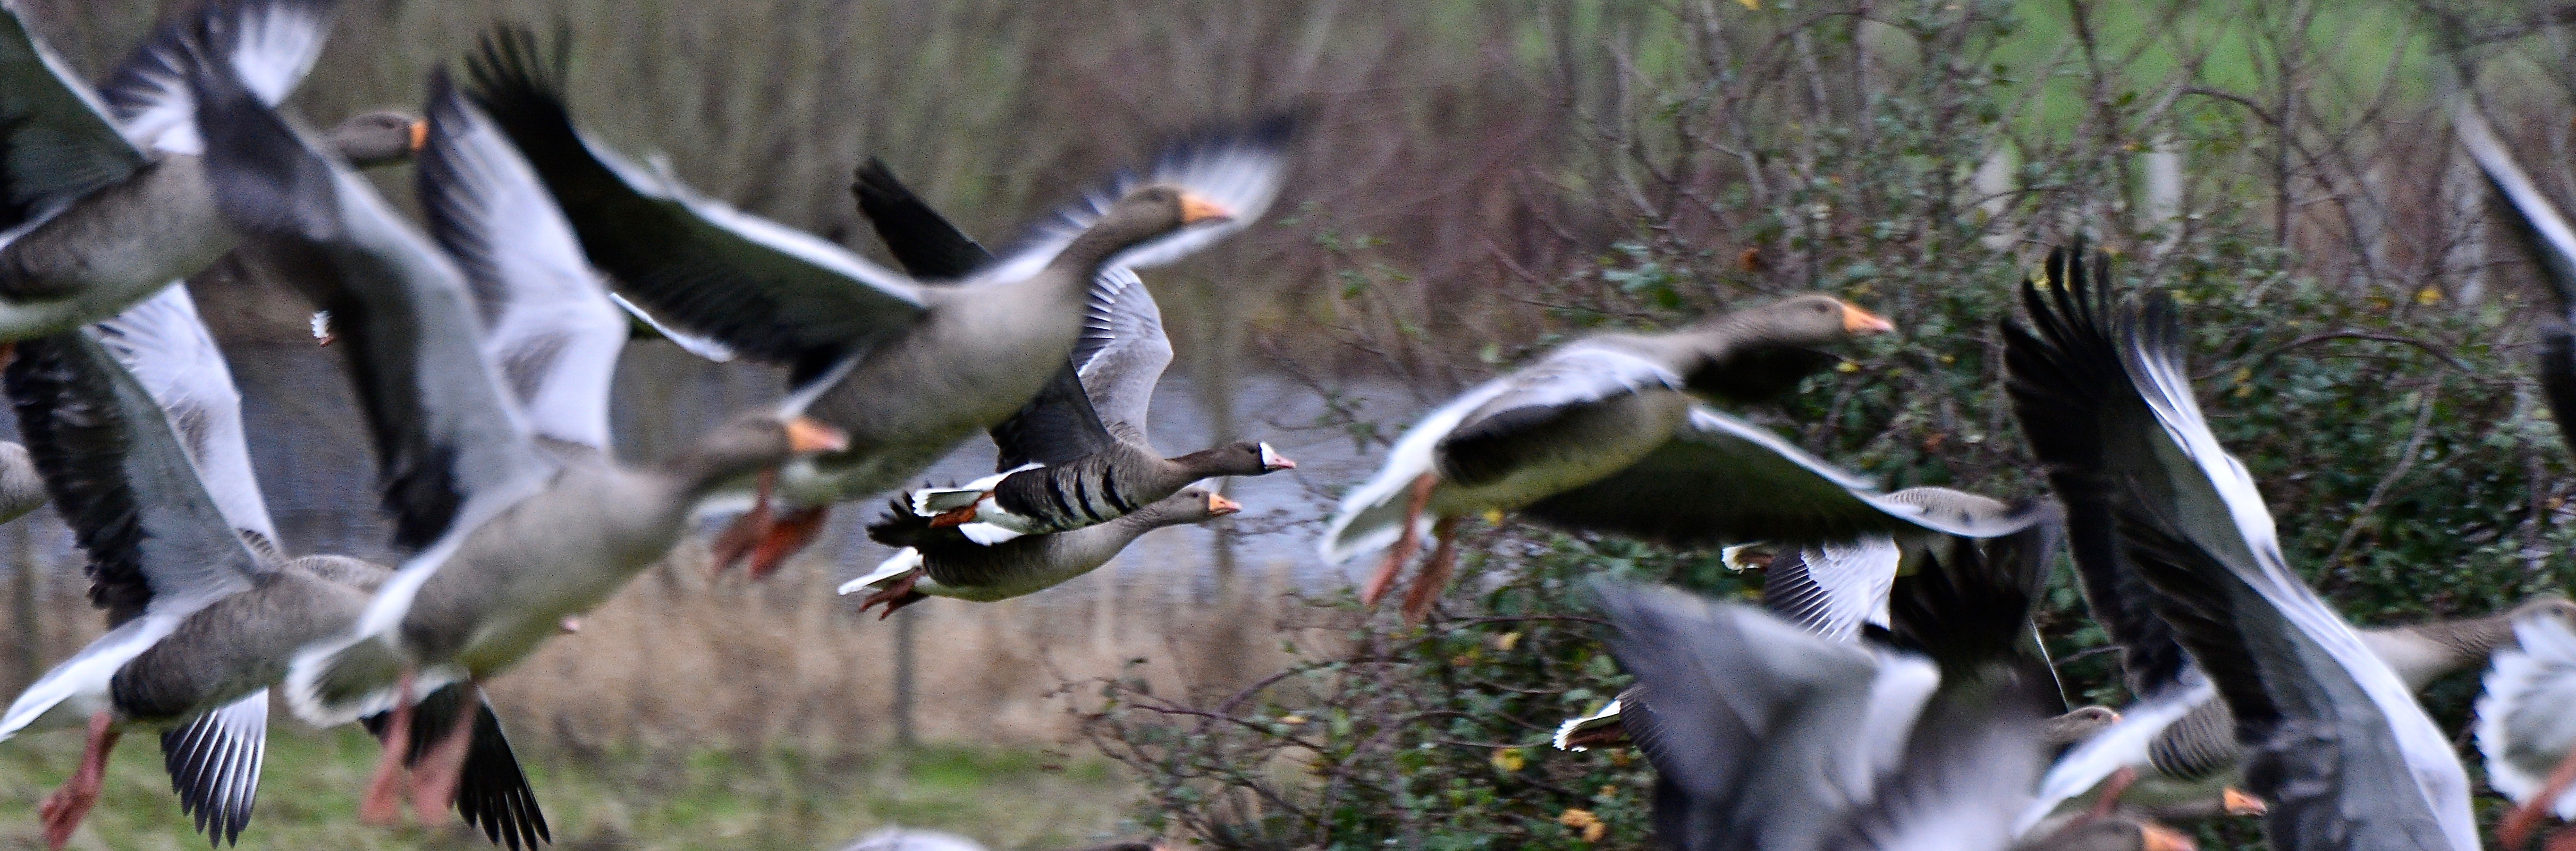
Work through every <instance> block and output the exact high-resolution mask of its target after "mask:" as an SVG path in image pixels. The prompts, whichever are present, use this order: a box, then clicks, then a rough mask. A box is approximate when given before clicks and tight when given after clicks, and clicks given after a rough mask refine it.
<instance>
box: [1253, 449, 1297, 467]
mask: <svg viewBox="0 0 2576 851" xmlns="http://www.w3.org/2000/svg"><path fill="white" fill-rule="evenodd" d="M1260 446H1261V469H1262V471H1263V472H1268V471H1271V470H1294V469H1297V462H1295V461H1291V460H1288V456H1285V455H1281V454H1279V451H1278V450H1276V449H1272V448H1270V444H1268V443H1263V444H1260Z"/></svg>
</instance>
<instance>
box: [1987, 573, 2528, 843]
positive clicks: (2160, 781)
mask: <svg viewBox="0 0 2576 851" xmlns="http://www.w3.org/2000/svg"><path fill="white" fill-rule="evenodd" d="M2106 531H2107V530H2106ZM2542 614H2556V615H2559V616H2562V617H2570V618H2576V603H2570V602H2568V601H2567V600H2565V599H2562V598H2559V597H2555V596H2550V597H2542V598H2539V599H2535V600H2531V601H2529V602H2525V603H2523V604H2522V605H2519V606H2515V607H2513V608H2512V609H2509V610H2507V611H2504V612H2499V613H2496V614H2492V615H2485V616H2481V617H2474V618H2461V619H2456V620H2446V621H2428V622H2425V623H2418V624H2404V625H2400V626H2394V627H2376V628H2361V629H2356V630H2355V631H2356V632H2358V633H2359V634H2360V636H2361V640H2362V643H2363V644H2364V645H2367V646H2368V647H2369V648H2370V650H2371V654H2372V655H2374V656H2377V657H2378V658H2379V660H2380V661H2382V662H2385V663H2387V665H2388V666H2389V668H2391V669H2392V670H2395V671H2396V672H2397V677H2398V679H2400V680H2403V681H2404V682H2405V683H2406V688H2407V690H2408V691H2409V692H2421V691H2423V690H2424V689H2425V688H2426V687H2427V686H2430V685H2432V684H2433V681H2435V680H2438V679H2441V678H2442V677H2445V676H2448V675H2450V674H2452V673H2454V672H2458V671H2464V670H2467V669H2469V668H2472V667H2476V666H2477V665H2480V664H2482V663H2484V662H2485V661H2486V660H2487V658H2488V655H2489V654H2490V653H2494V652H2496V650H2497V648H2499V647H2510V646H2511V645H2512V644H2513V641H2514V627H2513V624H2514V623H2515V622H2516V621H2518V620H2521V619H2524V618H2529V617H2534V616H2537V615H2542ZM2193 676H2194V677H2197V676H2198V675H2197V673H2195V674H2193ZM2188 697H2189V699H2187V700H2177V701H2162V702H2160V701H2154V700H2149V701H2145V702H2143V703H2142V705H2141V706H2140V707H2135V708H2133V709H2132V710H2131V712H2130V713H2129V716H2131V717H2134V718H2135V719H2136V720H2133V721H2132V720H2126V719H2125V718H2124V723H2121V724H2117V725H2113V728H2112V729H2108V730H2105V731H2103V732H2102V735H2100V736H2098V737H2094V738H2090V739H2088V740H2087V741H2085V742H2084V743H2083V746H2081V747H2078V748H2076V749H2074V750H2071V751H2069V752H2068V753H2067V754H2066V755H2065V757H2064V758H2062V759H2060V760H2058V762H2057V763H2056V764H2055V765H2053V766H2051V767H2050V768H2049V771H2048V775H2047V776H2046V777H2044V778H2042V779H2041V781H2040V791H2039V797H2038V799H2037V800H2036V801H2034V802H2033V803H2032V804H2031V808H2030V809H2029V810H2026V811H2024V813H2023V818H2022V822H2021V823H2022V824H2023V825H2025V826H2026V825H2032V824H2037V823H2038V822H2039V821H2040V820H2041V819H2042V818H2044V817H2046V816H2047V815H2048V814H2049V813H2050V812H2051V811H2054V810H2058V809H2061V808H2063V807H2064V806H2065V805H2066V804H2068V803H2069V802H2074V803H2079V804H2080V803H2082V802H2083V800H2084V799H2085V797H2086V796H2087V793H2090V792H2094V791H2095V790H2097V789H2100V790H2104V792H2103V794H2101V795H2098V796H2094V797H2096V799H2097V800H2098V799H2100V798H2111V797H2117V798H2118V799H2119V800H2121V801H2124V802H2129V803H2137V804H2142V805H2146V806H2151V807H2169V806H2177V805H2184V804H2191V803H2197V802H2206V801H2213V800H2215V801H2223V802H2225V807H2226V810H2227V811H2228V812H2229V813H2231V814H2235V815H2258V814H2261V813H2262V812H2263V811H2264V809H2265V805H2264V804H2263V802H2262V801H2260V800H2259V799H2255V798H2252V797H2250V796H2246V795H2244V794H2243V793H2241V792H2239V791H2237V789H2236V788H2235V786H2236V784H2237V783H2239V782H2242V780H2243V779H2244V778H2243V771H2242V764H2243V762H2244V759H2245V753H2246V751H2245V748H2244V747H2243V746H2241V745H2239V744H2238V743H2237V741H2236V719H2235V716H2233V715H2230V714H2228V711H2227V704H2226V703H2225V702H2223V701H2220V700H2218V699H2217V694H2216V693H2215V691H2214V690H2211V689H2196V690H2192V691H2190V692H2189V694H2188Z"/></svg>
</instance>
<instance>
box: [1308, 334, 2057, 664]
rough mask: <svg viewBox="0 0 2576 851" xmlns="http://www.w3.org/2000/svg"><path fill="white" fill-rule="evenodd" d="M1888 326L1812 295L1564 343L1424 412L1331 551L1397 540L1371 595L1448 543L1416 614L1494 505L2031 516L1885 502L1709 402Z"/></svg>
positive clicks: (1947, 526)
mask: <svg viewBox="0 0 2576 851" xmlns="http://www.w3.org/2000/svg"><path fill="white" fill-rule="evenodd" d="M1891 327H1892V326H1890V325H1889V324H1888V322H1887V320H1884V319H1881V318H1879V317H1877V316H1874V315H1871V314H1870V313H1869V312H1867V311H1864V310H1861V309H1860V308H1857V307H1853V306H1851V305H1849V304H1845V303H1843V302H1842V301H1840V300H1837V299H1834V298H1831V297H1828V296H1823V295H1808V296H1799V297H1796V298H1790V299H1786V300H1782V301H1779V302H1775V303H1773V304H1770V305H1766V306H1763V307H1759V308H1754V309H1750V310H1743V311H1737V312H1735V313H1731V314H1728V315H1725V316H1721V317H1717V318H1714V319H1709V320H1706V321H1703V322H1701V323H1700V324H1698V325H1696V326H1694V327H1692V328H1690V329H1686V330H1683V331H1678V332H1673V333H1669V334H1655V335H1647V334H1602V335H1597V336H1593V337H1590V338H1586V339H1584V340H1580V341H1577V342H1575V343H1573V344H1570V345H1567V346H1565V347H1563V348H1560V349H1557V350H1556V351H1554V352H1550V353H1549V354H1548V355H1546V356H1545V357H1542V358H1541V359H1539V361H1538V362H1537V363H1535V364H1532V365H1529V366H1526V367H1522V368H1521V369H1518V370H1514V371H1512V372H1510V373H1507V374H1505V375H1503V376H1500V377H1498V378H1495V379H1494V380H1492V381H1488V382H1485V383H1484V384H1483V385H1480V386H1478V387H1476V388H1475V389H1473V390H1469V391H1467V392H1466V393H1465V394H1462V395H1460V396H1459V397H1458V398H1456V399H1454V400H1451V401H1450V402H1449V403H1448V404H1446V405H1443V406H1441V407H1440V408H1439V409H1438V410H1435V411H1432V412H1431V413H1430V414H1427V415H1425V416H1424V417H1423V418H1422V419H1421V420H1420V421H1418V422H1416V423H1414V425H1413V428H1411V429H1409V430H1407V431H1406V432H1405V434H1404V437H1403V439H1401V440H1399V441H1397V442H1396V444H1395V447H1394V448H1393V449H1392V450H1390V451H1389V453H1388V457H1387V461H1386V465H1385V466H1384V467H1382V468H1380V469H1379V471H1378V473H1377V475H1376V476H1375V477H1373V478H1371V479H1370V480H1369V481H1368V482H1367V483H1366V484H1362V485H1360V486H1359V487H1358V488H1356V489H1354V490H1352V491H1351V493H1350V494H1349V495H1348V496H1346V497H1344V498H1343V500H1342V504H1341V507H1340V509H1339V510H1338V511H1336V512H1335V513H1334V515H1333V517H1332V520H1331V521H1330V522H1329V523H1328V525H1327V526H1326V528H1325V530H1324V536H1323V540H1322V542H1321V546H1322V550H1323V554H1324V558H1325V560H1326V561H1328V562H1334V563H1339V562H1342V561H1346V560H1348V559H1350V557H1351V556H1353V555H1356V554H1357V553H1359V552H1361V551H1363V550H1368V549H1373V548H1377V547H1386V548H1387V551H1386V557H1385V560H1384V562H1383V563H1382V564H1381V565H1380V566H1379V567H1378V570H1377V572H1376V574H1375V575H1374V576H1373V577H1372V578H1371V579H1370V580H1369V582H1368V584H1367V585H1366V586H1365V587H1364V589H1363V590H1362V592H1361V597H1362V598H1363V599H1364V600H1366V601H1368V602H1370V603H1372V604H1373V603H1375V602H1376V601H1377V599H1378V598H1379V597H1381V596H1383V595H1384V594H1385V593H1386V592H1387V591H1388V590H1390V589H1391V588H1393V587H1394V585H1395V581H1396V578H1397V575H1398V573H1399V572H1400V571H1401V570H1402V569H1403V568H1404V566H1405V563H1406V562H1407V561H1409V560H1410V559H1411V558H1412V556H1413V553H1414V551H1415V548H1416V546H1417V544H1416V541H1417V540H1418V538H1419V536H1420V535H1421V534H1422V533H1423V532H1424V531H1426V530H1427V531H1429V532H1430V533H1431V535H1432V536H1433V537H1434V538H1435V539H1436V541H1437V544H1436V546H1435V547H1434V549H1433V551H1432V555H1431V560H1430V563H1429V564H1428V565H1427V566H1426V567H1424V568H1423V571H1422V575H1421V576H1419V577H1417V578H1416V579H1415V580H1414V583H1413V587H1412V590H1411V592H1410V593H1408V594H1407V595H1406V598H1405V614H1406V617H1407V618H1408V619H1413V620H1419V619H1420V618H1421V616H1422V614H1423V613H1424V612H1427V611H1428V610H1429V608H1430V604H1431V601H1432V600H1433V599H1435V598H1436V597H1437V596H1438V594H1439V592H1440V590H1441V589H1442V588H1443V587H1445V586H1446V585H1447V583H1448V576H1449V573H1450V571H1451V569H1452V565H1453V563H1454V559H1455V550H1454V549H1453V548H1452V546H1451V542H1452V539H1453V537H1454V535H1455V531H1456V523H1457V520H1458V518H1460V517H1464V516H1469V515H1476V514H1482V513H1486V512H1489V511H1519V512H1521V514H1522V515H1523V516H1526V517H1530V518H1532V519H1535V520H1539V521H1541V522H1544V523H1547V524H1550V525H1554V526H1559V527H1563V528H1568V529H1584V530H1596V531H1603V532H1612V533H1618V534H1625V535H1632V536H1636V537H1642V538H1647V539H1651V540H1657V541H1664V542H1671V543H1688V544H1697V543H1732V542H1735V541H1739V540H1745V539H1752V538H1773V539H1786V540H1789V541H1792V542H1795V543H1809V542H1814V541H1824V540H1843V539H1849V538H1853V537H1858V536H1862V535H1868V534H1873V533H1876V534H1893V533H1898V532H1900V531H1906V532H1911V531H1915V530H1922V529H1929V530H1932V531H1937V532H1945V533H1952V534H1966V535H1969V536H1971V537H1984V536H1987V535H1991V534H2000V533H2002V532H2008V531H2011V530H2012V529H2014V528H2019V527H2018V526H2016V525H2013V524H2010V523H2003V524H2002V525H2000V526H1995V525H1988V524H1989V523H1993V522H1996V521H2000V520H2001V518H1995V517H1968V518H1965V520H1966V523H1965V525H1962V524H1959V523H1953V522H1949V521H1948V520H1947V519H1946V518H1933V517H1929V516H1927V515H1926V513H1925V508H1924V507H1923V506H1917V505H1905V504H1893V503H1887V502H1885V498H1884V497H1883V496H1881V495H1879V494H1877V493H1875V492H1874V491H1873V490H1872V489H1871V488H1870V487H1869V485H1868V484H1866V483H1865V482H1863V481H1861V480H1859V479H1858V478H1857V477H1854V476H1852V475H1851V474H1849V473H1845V472H1843V471H1841V470H1837V469H1834V468H1833V467H1831V466H1830V465H1827V464H1825V463H1823V462H1821V461H1818V460H1816V459H1814V458H1811V457H1809V456H1808V455H1807V454H1806V453H1804V452H1801V451H1799V450H1798V449H1796V448H1794V447H1792V446H1790V445H1789V444H1788V443H1787V442H1786V441H1783V440H1781V439H1779V438H1778V437H1777V436H1774V435H1772V434H1770V433H1769V432H1767V431H1764V430H1762V429H1760V428H1757V427H1754V426H1752V425H1750V424H1747V423H1745V422H1743V421H1740V420H1737V419H1735V418H1733V417H1729V416H1726V415H1724V414H1720V413H1718V412H1716V411H1714V410H1711V409H1709V408H1708V407H1706V406H1704V405H1701V404H1699V403H1698V402H1697V401H1696V398H1697V397H1701V396H1705V397H1714V398H1718V399H1722V400H1730V401H1751V400H1759V399H1765V398H1770V397H1773V396H1777V395H1779V394H1781V393H1784V392H1787V390H1789V389H1790V388H1793V387H1795V386H1796V385H1797V383H1798V381H1799V380H1800V379H1802V378H1804V377H1806V376H1807V375H1808V374H1810V373H1813V372H1815V371H1816V370H1818V369H1821V368H1822V367H1824V366H1826V365H1829V364H1831V363H1833V362H1834V358H1833V357H1831V356H1829V355H1825V354H1822V353H1819V352H1814V351H1810V350H1808V349H1807V348H1805V347H1807V346H1813V345H1824V344H1830V343H1834V342H1839V341H1843V340H1847V339H1850V338H1852V337H1854V336H1860V335H1866V334H1876V333H1881V332H1884V331H1887V330H1889V329H1890V328H1891ZM1739 495H1745V496H1750V495H1758V496H1759V498H1758V499H1757V498H1738V496H1739Z"/></svg>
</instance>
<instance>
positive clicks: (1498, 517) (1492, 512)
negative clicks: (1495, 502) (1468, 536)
mask: <svg viewBox="0 0 2576 851" xmlns="http://www.w3.org/2000/svg"><path fill="white" fill-rule="evenodd" d="M1502 523H1503V510H1502V509H1500V508H1488V509H1485V524H1486V525H1488V526H1500V525H1502Z"/></svg>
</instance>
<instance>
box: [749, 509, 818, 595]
mask: <svg viewBox="0 0 2576 851" xmlns="http://www.w3.org/2000/svg"><path fill="white" fill-rule="evenodd" d="M831 514H832V507H831V506H828V505H822V506H816V507H813V508H799V509H795V510H792V511H788V512H786V513H784V514H781V515H779V517H778V520H777V522H775V523H773V524H771V525H770V528H769V536H768V537H767V538H765V539H763V540H762V541H761V542H760V547H759V548H758V549H754V550H752V551H751V568H750V569H751V579H752V581H754V582H758V581H760V580H763V579H767V578H769V575H770V574H772V573H776V572H778V568H779V566H780V565H783V564H786V563H787V559H788V557H790V556H794V555H795V554H797V553H800V552H804V551H805V548H806V547H807V546H809V545H811V544H813V543H814V538H815V537H816V536H819V535H821V534H823V521H825V520H829V519H831Z"/></svg>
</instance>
